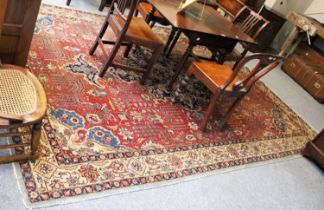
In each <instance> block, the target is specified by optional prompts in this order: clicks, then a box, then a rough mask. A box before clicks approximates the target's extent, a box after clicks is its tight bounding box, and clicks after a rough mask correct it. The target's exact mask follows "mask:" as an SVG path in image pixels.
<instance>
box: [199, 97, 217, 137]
mask: <svg viewBox="0 0 324 210" xmlns="http://www.w3.org/2000/svg"><path fill="white" fill-rule="evenodd" d="M219 95H220V93H216V94H214V95H213V97H212V98H211V99H210V103H209V105H208V108H207V111H206V113H205V115H204V118H203V120H202V121H201V123H200V125H199V128H200V129H201V130H202V131H206V126H207V123H208V120H209V118H210V115H211V114H212V113H213V112H214V109H215V105H216V102H217V99H218V97H219Z"/></svg>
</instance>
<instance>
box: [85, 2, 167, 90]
mask: <svg viewBox="0 0 324 210" xmlns="http://www.w3.org/2000/svg"><path fill="white" fill-rule="evenodd" d="M130 2H131V7H130V10H129V12H128V14H127V16H126V15H124V12H125V10H126V6H127V4H128V3H130ZM137 3H138V0H113V1H112V6H111V8H110V10H109V12H108V15H107V17H106V20H105V22H104V24H103V26H102V28H101V31H100V33H99V34H98V36H97V39H96V41H95V42H94V44H93V46H92V48H91V50H90V55H93V53H94V52H95V50H96V49H97V47H98V46H100V47H101V48H102V50H103V52H104V54H105V56H106V57H107V61H106V63H105V65H104V67H103V68H102V70H101V72H100V74H99V76H100V77H103V76H104V75H105V73H106V71H107V69H108V68H109V67H110V66H112V67H116V68H122V69H127V70H131V71H140V72H144V75H143V77H142V80H141V84H144V83H145V81H146V80H147V78H148V77H149V74H150V72H151V70H152V68H153V65H154V63H155V62H156V61H157V59H158V57H159V56H160V54H161V52H162V50H163V43H162V42H161V40H160V39H159V38H158V37H157V36H156V35H155V34H154V32H153V31H152V29H151V28H150V27H149V25H148V24H147V23H146V22H145V20H144V19H143V18H139V17H134V16H133V14H134V12H135V9H136V6H137ZM109 25H110V27H111V29H112V30H113V32H114V33H115V35H116V37H117V40H116V42H115V41H110V40H102V38H103V36H104V34H105V32H106V30H107V28H108V26H109ZM104 44H113V45H114V47H113V49H112V50H111V52H110V54H109V55H108V53H106V51H105V49H104ZM132 44H135V45H136V46H143V47H146V48H149V49H152V50H153V53H152V58H151V59H150V61H149V62H148V65H147V67H146V69H139V68H134V67H131V66H126V65H122V64H119V63H115V62H114V58H115V56H116V54H117V52H118V50H119V48H120V46H121V45H126V46H128V47H127V49H126V51H125V53H124V56H125V57H127V56H128V53H129V50H130V47H129V46H131V45H132Z"/></svg>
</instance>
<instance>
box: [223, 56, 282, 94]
mask: <svg viewBox="0 0 324 210" xmlns="http://www.w3.org/2000/svg"><path fill="white" fill-rule="evenodd" d="M282 59H283V57H281V56H278V55H271V54H268V53H256V54H253V55H251V56H247V57H244V58H242V59H241V60H240V61H239V63H238V64H237V65H236V67H235V68H234V70H233V73H232V75H231V76H230V78H229V79H228V80H227V81H226V82H225V83H224V84H223V85H222V86H221V89H222V90H225V89H226V87H227V86H228V85H230V84H231V83H232V82H233V81H234V79H235V78H236V77H238V74H239V72H240V71H242V70H243V68H244V67H245V66H246V64H247V63H254V62H255V63H256V64H255V65H254V67H253V69H251V71H250V72H249V73H247V75H246V76H245V77H243V78H241V79H240V80H239V81H237V82H236V83H235V84H234V86H233V91H242V90H244V91H245V92H248V91H249V90H250V89H251V87H252V86H253V85H254V84H255V82H256V81H257V80H259V79H260V78H261V77H263V76H264V75H265V74H267V73H268V72H270V71H271V70H273V69H274V68H275V67H276V66H278V65H279V63H280V62H281V61H282Z"/></svg>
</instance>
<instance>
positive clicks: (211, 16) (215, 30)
mask: <svg viewBox="0 0 324 210" xmlns="http://www.w3.org/2000/svg"><path fill="white" fill-rule="evenodd" d="M180 1H181V0H168V1H165V0H150V2H151V4H152V5H153V6H154V7H155V8H156V9H157V10H158V11H159V12H160V13H161V14H162V16H164V17H165V18H166V19H167V20H168V21H169V22H170V23H171V24H172V25H173V26H174V27H176V28H179V29H183V30H188V31H195V32H199V33H206V34H211V35H215V36H222V37H227V38H230V39H235V40H238V41H243V42H248V43H254V44H255V43H256V42H255V40H253V39H252V38H251V37H250V36H248V35H247V34H245V33H243V32H242V31H241V30H240V29H239V28H238V27H236V26H235V25H234V24H233V23H232V22H230V21H228V20H227V19H226V18H224V17H223V16H222V15H220V14H219V13H218V12H217V11H216V10H215V9H214V8H212V7H210V6H207V5H206V6H205V9H204V10H203V7H204V6H203V4H201V3H198V2H196V3H193V4H192V5H190V6H189V7H188V8H186V9H185V11H184V12H181V13H178V7H179V5H180ZM202 10H203V11H204V12H203V14H202V15H201V11H202Z"/></svg>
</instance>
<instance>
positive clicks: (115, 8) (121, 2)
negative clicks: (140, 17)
mask: <svg viewBox="0 0 324 210" xmlns="http://www.w3.org/2000/svg"><path fill="white" fill-rule="evenodd" d="M138 2H139V0H113V1H112V2H111V5H112V6H111V9H110V11H109V14H112V13H115V14H117V15H119V16H120V17H121V18H122V19H123V20H124V21H125V24H124V27H123V29H124V30H123V31H124V32H126V31H127V28H128V26H129V24H130V22H131V20H132V17H133V16H134V12H135V10H136V7H137V4H138ZM128 6H130V7H129V10H126V9H127V7H128Z"/></svg>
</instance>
